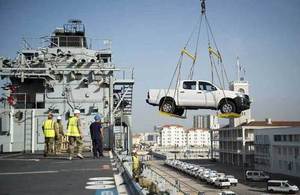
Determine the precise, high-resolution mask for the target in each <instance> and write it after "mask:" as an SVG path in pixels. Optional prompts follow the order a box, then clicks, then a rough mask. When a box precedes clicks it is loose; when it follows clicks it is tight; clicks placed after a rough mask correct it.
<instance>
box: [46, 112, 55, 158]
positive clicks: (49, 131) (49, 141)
mask: <svg viewBox="0 0 300 195" xmlns="http://www.w3.org/2000/svg"><path fill="white" fill-rule="evenodd" d="M42 129H43V132H44V136H45V150H44V156H45V157H46V156H48V155H49V154H50V153H53V152H54V139H55V135H56V134H57V132H58V129H57V125H56V122H55V121H54V120H53V114H52V113H51V112H49V113H48V119H47V120H45V121H44V122H43V126H42Z"/></svg>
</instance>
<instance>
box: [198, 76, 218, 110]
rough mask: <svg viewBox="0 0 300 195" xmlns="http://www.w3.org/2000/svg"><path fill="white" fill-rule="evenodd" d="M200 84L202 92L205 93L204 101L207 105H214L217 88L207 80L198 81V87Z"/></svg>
mask: <svg viewBox="0 0 300 195" xmlns="http://www.w3.org/2000/svg"><path fill="white" fill-rule="evenodd" d="M200 86H202V89H203V93H204V94H205V102H206V106H207V107H215V106H216V97H215V94H214V93H215V91H217V88H216V87H215V86H213V85H212V84H210V83H208V82H203V81H199V87H200Z"/></svg>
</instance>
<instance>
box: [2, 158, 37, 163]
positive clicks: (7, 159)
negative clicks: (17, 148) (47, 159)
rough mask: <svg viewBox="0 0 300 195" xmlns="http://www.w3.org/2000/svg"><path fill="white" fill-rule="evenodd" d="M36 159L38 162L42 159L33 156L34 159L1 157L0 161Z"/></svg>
mask: <svg viewBox="0 0 300 195" xmlns="http://www.w3.org/2000/svg"><path fill="white" fill-rule="evenodd" d="M4 160H6V161H34V162H38V161H40V159H38V158H32V159H26V158H1V159H0V161H4Z"/></svg>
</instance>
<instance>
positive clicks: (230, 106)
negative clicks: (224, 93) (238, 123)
mask: <svg viewBox="0 0 300 195" xmlns="http://www.w3.org/2000/svg"><path fill="white" fill-rule="evenodd" d="M220 110H221V112H222V113H230V112H234V113H236V106H235V104H234V103H233V102H232V101H230V100H227V101H224V102H223V103H222V104H221V106H220Z"/></svg>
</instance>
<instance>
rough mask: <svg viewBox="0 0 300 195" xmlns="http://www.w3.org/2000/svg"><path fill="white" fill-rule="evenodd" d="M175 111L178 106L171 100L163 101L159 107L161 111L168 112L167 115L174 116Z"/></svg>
mask: <svg viewBox="0 0 300 195" xmlns="http://www.w3.org/2000/svg"><path fill="white" fill-rule="evenodd" d="M175 109H176V105H175V103H174V101H171V100H166V101H163V102H162V104H161V105H160V107H159V110H160V111H162V112H166V113H171V114H173V113H174V112H175Z"/></svg>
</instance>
